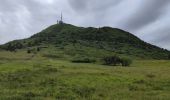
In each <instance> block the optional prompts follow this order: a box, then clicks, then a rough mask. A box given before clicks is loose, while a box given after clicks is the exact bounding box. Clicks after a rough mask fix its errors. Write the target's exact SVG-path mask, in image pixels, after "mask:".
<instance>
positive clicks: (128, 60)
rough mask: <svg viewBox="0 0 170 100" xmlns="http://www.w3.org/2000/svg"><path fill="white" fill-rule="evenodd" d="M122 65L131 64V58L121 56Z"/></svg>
mask: <svg viewBox="0 0 170 100" xmlns="http://www.w3.org/2000/svg"><path fill="white" fill-rule="evenodd" d="M121 64H122V66H130V65H131V64H132V60H131V59H129V58H121Z"/></svg>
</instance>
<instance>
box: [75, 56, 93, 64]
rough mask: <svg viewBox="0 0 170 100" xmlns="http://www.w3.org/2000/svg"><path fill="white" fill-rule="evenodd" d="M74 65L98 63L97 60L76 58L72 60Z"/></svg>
mask: <svg viewBox="0 0 170 100" xmlns="http://www.w3.org/2000/svg"><path fill="white" fill-rule="evenodd" d="M72 62H73V63H94V62H96V60H95V59H93V58H88V57H75V58H73V59H72Z"/></svg>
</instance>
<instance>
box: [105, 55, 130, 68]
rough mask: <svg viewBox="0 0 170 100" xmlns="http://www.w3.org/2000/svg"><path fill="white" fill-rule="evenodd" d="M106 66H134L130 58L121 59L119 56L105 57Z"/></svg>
mask: <svg viewBox="0 0 170 100" xmlns="http://www.w3.org/2000/svg"><path fill="white" fill-rule="evenodd" d="M103 61H104V64H105V65H113V66H116V65H120V64H121V65H122V66H130V64H132V60H131V59H129V58H125V57H124V58H120V57H119V56H117V55H114V56H110V57H105V58H103Z"/></svg>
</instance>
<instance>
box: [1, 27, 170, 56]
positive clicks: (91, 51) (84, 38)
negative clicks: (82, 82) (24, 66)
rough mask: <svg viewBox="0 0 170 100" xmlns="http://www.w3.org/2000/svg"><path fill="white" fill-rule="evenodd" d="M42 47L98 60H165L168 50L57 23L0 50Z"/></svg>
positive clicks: (113, 32) (105, 30)
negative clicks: (103, 57) (115, 57)
mask: <svg viewBox="0 0 170 100" xmlns="http://www.w3.org/2000/svg"><path fill="white" fill-rule="evenodd" d="M33 47H41V48H46V49H49V50H50V52H51V53H53V54H55V53H54V50H55V51H56V52H57V51H58V52H63V53H62V54H66V55H68V56H76V55H82V56H91V57H96V58H97V57H100V56H99V55H102V56H107V55H113V54H118V55H122V56H130V57H134V58H140V59H141V58H142V59H168V55H169V54H170V52H169V51H167V50H165V49H162V48H159V47H157V46H154V45H151V44H149V43H146V42H144V41H142V40H141V39H139V38H138V37H136V36H134V35H132V34H131V33H129V32H126V31H123V30H120V29H116V28H111V27H102V28H93V27H88V28H83V27H77V26H73V25H70V24H56V25H53V26H50V27H49V28H47V29H45V30H43V31H41V32H40V33H37V34H35V35H33V36H32V37H30V38H28V39H24V40H17V41H12V42H9V43H7V44H5V45H3V46H1V48H4V49H6V50H10V51H15V50H16V49H24V48H27V49H28V48H33Z"/></svg>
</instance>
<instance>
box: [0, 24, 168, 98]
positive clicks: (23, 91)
mask: <svg viewBox="0 0 170 100" xmlns="http://www.w3.org/2000/svg"><path fill="white" fill-rule="evenodd" d="M0 48H1V49H0V100H113V99H115V100H169V99H170V95H169V94H170V74H169V72H170V62H169V61H168V60H167V59H169V58H170V52H169V51H167V50H164V49H161V48H159V47H156V46H153V45H150V44H148V43H146V42H144V41H142V40H140V39H139V38H137V37H135V36H134V35H132V34H130V33H128V32H125V31H123V30H120V29H114V28H110V27H103V28H91V27H90V28H82V27H76V26H73V25H69V24H62V25H53V26H51V27H49V28H47V29H45V30H43V31H42V32H40V33H38V34H35V35H34V36H32V37H30V38H28V39H23V40H16V41H12V42H9V43H7V44H5V45H2V46H0ZM115 55H118V56H115ZM127 58H131V59H133V63H132V64H131V60H130V59H127ZM146 59H147V60H146ZM149 59H150V60H149ZM154 59H164V60H154ZM104 63H105V64H107V65H117V66H115V67H113V66H107V65H103V64H104ZM129 64H131V65H130V67H122V66H128V65H129ZM121 65H122V66H121Z"/></svg>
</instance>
